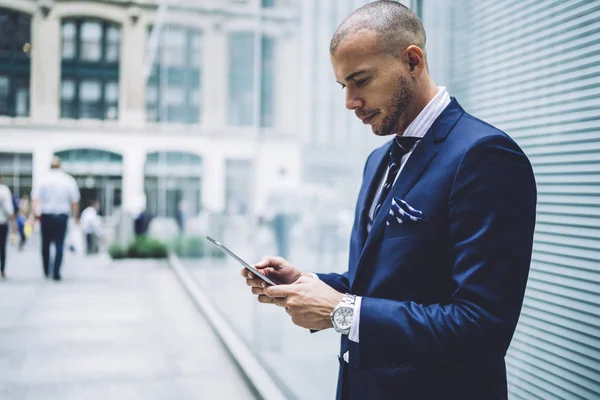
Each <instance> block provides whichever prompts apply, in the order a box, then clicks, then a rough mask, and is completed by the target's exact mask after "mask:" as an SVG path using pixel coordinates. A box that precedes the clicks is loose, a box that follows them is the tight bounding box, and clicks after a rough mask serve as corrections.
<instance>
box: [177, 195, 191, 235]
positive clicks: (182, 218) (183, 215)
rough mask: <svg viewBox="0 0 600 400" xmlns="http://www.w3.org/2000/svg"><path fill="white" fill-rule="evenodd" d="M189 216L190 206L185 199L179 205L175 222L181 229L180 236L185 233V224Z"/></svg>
mask: <svg viewBox="0 0 600 400" xmlns="http://www.w3.org/2000/svg"><path fill="white" fill-rule="evenodd" d="M187 215H188V205H187V202H186V201H185V199H183V200H181V201H180V202H179V204H178V205H177V212H176V214H175V221H177V228H179V234H180V235H183V234H184V233H185V223H186V220H187Z"/></svg>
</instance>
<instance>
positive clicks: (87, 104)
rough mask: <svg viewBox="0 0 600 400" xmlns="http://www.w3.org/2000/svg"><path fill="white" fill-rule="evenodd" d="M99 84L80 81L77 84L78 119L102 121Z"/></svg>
mask: <svg viewBox="0 0 600 400" xmlns="http://www.w3.org/2000/svg"><path fill="white" fill-rule="evenodd" d="M101 95H102V88H101V85H100V82H97V81H82V82H81V83H80V84H79V100H80V104H79V107H80V115H79V117H80V118H95V119H102V117H103V115H102V109H101V108H102V107H101V102H100V98H101Z"/></svg>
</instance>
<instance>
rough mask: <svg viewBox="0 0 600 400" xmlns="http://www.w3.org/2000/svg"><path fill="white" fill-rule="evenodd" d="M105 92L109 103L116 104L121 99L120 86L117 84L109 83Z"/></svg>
mask: <svg viewBox="0 0 600 400" xmlns="http://www.w3.org/2000/svg"><path fill="white" fill-rule="evenodd" d="M105 91H106V94H105V96H106V102H107V103H112V102H116V101H117V99H118V98H119V84H118V83H117V82H107V83H106V88H105Z"/></svg>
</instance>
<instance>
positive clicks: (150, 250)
mask: <svg viewBox="0 0 600 400" xmlns="http://www.w3.org/2000/svg"><path fill="white" fill-rule="evenodd" d="M108 253H109V254H110V256H111V257H112V258H113V259H121V258H167V256H168V255H169V251H168V249H167V246H166V245H165V244H164V243H163V242H161V241H160V240H156V239H152V238H149V237H147V236H138V237H136V238H135V239H134V240H133V242H131V244H130V245H129V246H127V247H126V248H123V247H122V246H119V245H116V244H113V245H111V246H110V248H109V250H108Z"/></svg>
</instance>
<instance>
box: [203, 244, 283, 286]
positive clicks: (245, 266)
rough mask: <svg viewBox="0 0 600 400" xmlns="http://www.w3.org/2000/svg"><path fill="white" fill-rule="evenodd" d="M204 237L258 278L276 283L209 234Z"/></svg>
mask: <svg viewBox="0 0 600 400" xmlns="http://www.w3.org/2000/svg"><path fill="white" fill-rule="evenodd" d="M206 239H207V240H208V241H209V242H211V243H212V244H214V245H215V246H217V247H218V248H219V249H221V251H223V252H224V253H225V254H227V255H228V256H229V257H231V258H233V259H234V260H236V261H237V262H239V263H240V264H241V265H242V266H243V267H244V268H246V269H247V270H248V271H250V272H252V273H253V274H254V275H255V276H256V277H258V278H260V279H262V280H263V281H265V282H267V283H268V284H269V285H277V284H276V283H275V282H273V281H272V280H270V279H269V278H268V277H267V276H266V275H264V274H263V273H262V272H259V271H258V270H257V269H256V268H254V267H253V266H252V265H250V264H248V263H247V262H246V261H244V260H242V259H241V258H239V257H238V256H236V255H235V254H234V253H233V252H232V251H231V250H229V249H228V248H227V247H225V246H223V245H222V244H221V243H219V242H217V241H216V240H215V239H213V238H211V237H210V236H207V237H206Z"/></svg>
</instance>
